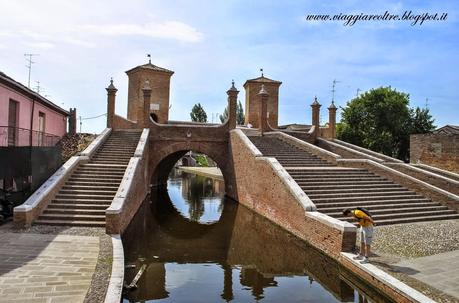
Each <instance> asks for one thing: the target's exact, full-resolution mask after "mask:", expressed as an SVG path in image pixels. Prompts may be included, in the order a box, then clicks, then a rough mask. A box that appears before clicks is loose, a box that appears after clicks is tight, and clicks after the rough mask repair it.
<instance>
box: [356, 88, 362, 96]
mask: <svg viewBox="0 0 459 303" xmlns="http://www.w3.org/2000/svg"><path fill="white" fill-rule="evenodd" d="M361 91H362V90H361V89H360V88H357V93H356V94H355V97H356V98H357V97H358V96H359V94H360V92H361Z"/></svg>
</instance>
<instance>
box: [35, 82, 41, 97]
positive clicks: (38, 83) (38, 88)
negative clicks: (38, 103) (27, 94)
mask: <svg viewBox="0 0 459 303" xmlns="http://www.w3.org/2000/svg"><path fill="white" fill-rule="evenodd" d="M35 82H36V83H37V86H35V91H36V92H37V93H38V94H39V93H40V81H35Z"/></svg>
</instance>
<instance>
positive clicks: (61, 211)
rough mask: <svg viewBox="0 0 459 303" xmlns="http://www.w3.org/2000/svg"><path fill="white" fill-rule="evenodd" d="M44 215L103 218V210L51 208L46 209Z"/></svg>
mask: <svg viewBox="0 0 459 303" xmlns="http://www.w3.org/2000/svg"><path fill="white" fill-rule="evenodd" d="M43 214H44V215H50V214H54V215H62V214H64V215H84V216H89V215H91V216H93V215H96V216H105V209H83V208H78V209H77V208H69V207H66V208H56V207H52V208H49V207H48V208H47V209H46V210H45V211H44V212H43Z"/></svg>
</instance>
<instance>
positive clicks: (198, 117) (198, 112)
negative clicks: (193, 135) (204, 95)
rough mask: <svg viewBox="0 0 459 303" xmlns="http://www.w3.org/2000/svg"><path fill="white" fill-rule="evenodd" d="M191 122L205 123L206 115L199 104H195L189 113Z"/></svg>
mask: <svg viewBox="0 0 459 303" xmlns="http://www.w3.org/2000/svg"><path fill="white" fill-rule="evenodd" d="M190 117H191V121H193V122H207V114H206V111H205V110H204V108H203V107H202V105H201V103H198V104H195V105H194V106H193V108H192V109H191V113H190Z"/></svg>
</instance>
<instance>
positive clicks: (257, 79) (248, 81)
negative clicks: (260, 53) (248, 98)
mask: <svg viewBox="0 0 459 303" xmlns="http://www.w3.org/2000/svg"><path fill="white" fill-rule="evenodd" d="M249 83H274V84H278V85H281V84H282V82H281V81H276V80H273V79H269V78H266V77H265V76H261V77H258V78H255V79H249V80H247V81H245V83H244V87H246V86H247V84H249Z"/></svg>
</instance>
